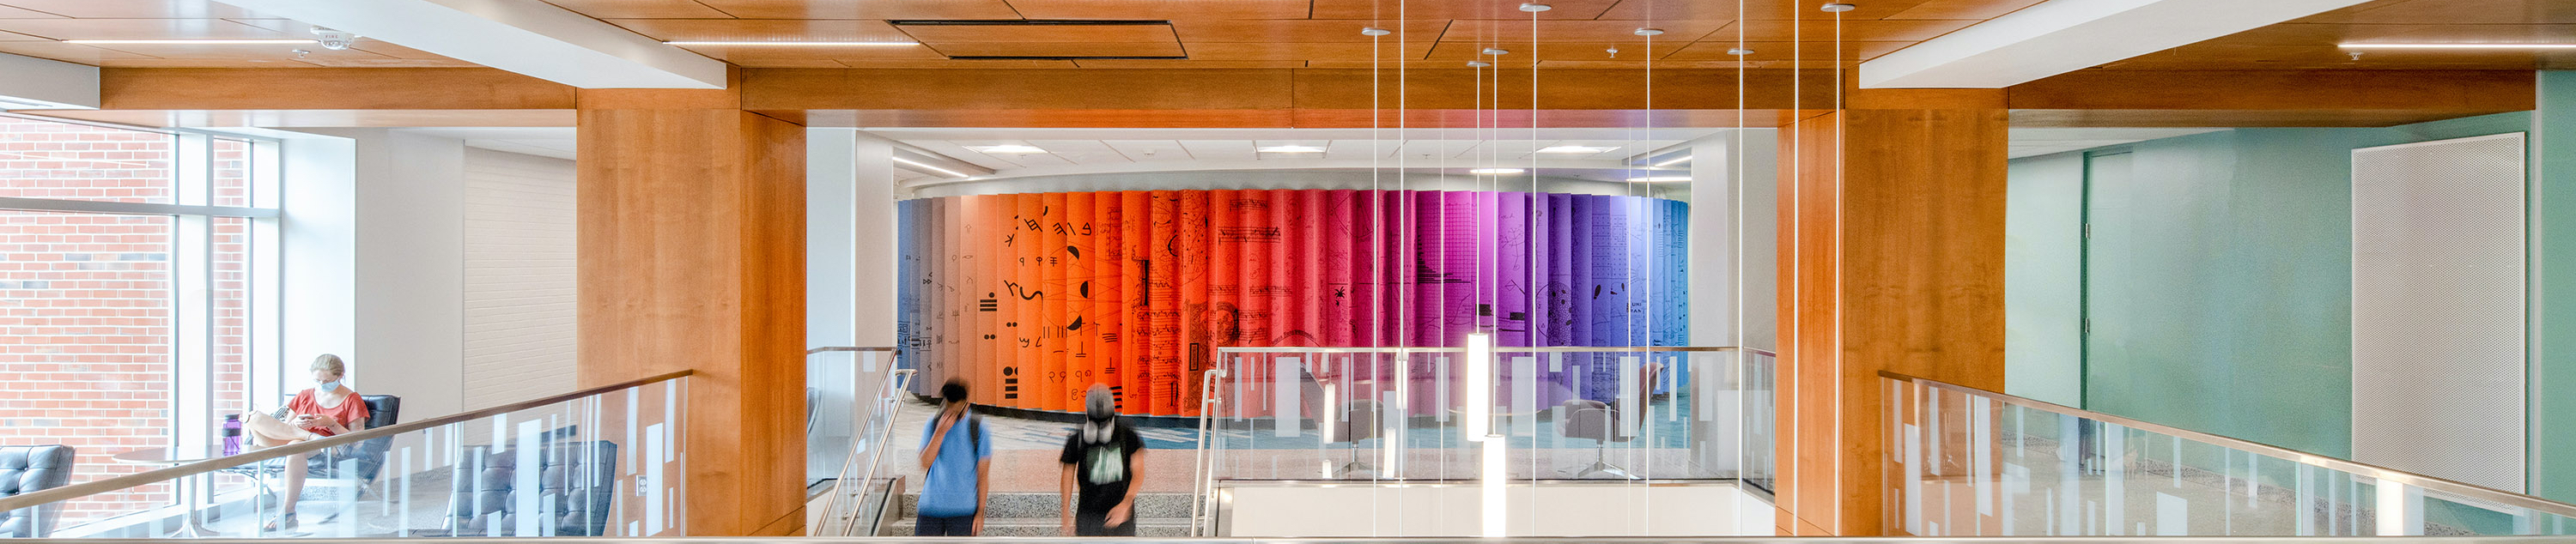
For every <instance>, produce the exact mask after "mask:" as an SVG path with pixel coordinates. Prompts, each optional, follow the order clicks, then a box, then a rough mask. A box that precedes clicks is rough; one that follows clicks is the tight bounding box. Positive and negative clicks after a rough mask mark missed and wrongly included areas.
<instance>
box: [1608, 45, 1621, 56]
mask: <svg viewBox="0 0 2576 544" xmlns="http://www.w3.org/2000/svg"><path fill="white" fill-rule="evenodd" d="M1609 51H1610V58H1614V59H1615V58H1619V48H1617V47H1612V48H1610V49H1609Z"/></svg>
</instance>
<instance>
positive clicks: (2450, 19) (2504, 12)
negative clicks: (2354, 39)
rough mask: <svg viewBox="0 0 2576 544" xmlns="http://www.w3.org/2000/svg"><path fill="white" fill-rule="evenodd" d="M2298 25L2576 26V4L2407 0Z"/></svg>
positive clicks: (2563, 0) (2546, 0) (2517, 0)
mask: <svg viewBox="0 0 2576 544" xmlns="http://www.w3.org/2000/svg"><path fill="white" fill-rule="evenodd" d="M2298 22H2333V23H2360V24H2421V23H2452V24H2549V23H2576V2H2569V1H2567V0H2408V1H2403V2H2394V3H2389V2H2379V3H2372V4H2367V5H2362V6H2354V7H2351V8H2345V9H2342V10H2336V11H2332V12H2327V13H2323V14H2318V15H2315V16H2310V17H2307V18H2304V19H2300V20H2299V21H2298Z"/></svg>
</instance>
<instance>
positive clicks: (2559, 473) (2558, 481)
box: [2530, 71, 2576, 502]
mask: <svg viewBox="0 0 2576 544" xmlns="http://www.w3.org/2000/svg"><path fill="white" fill-rule="evenodd" d="M2539 125H2540V127H2539V129H2540V130H2539V131H2538V132H2539V134H2538V135H2537V137H2536V138H2534V140H2533V141H2534V143H2533V144H2532V147H2533V148H2534V149H2533V150H2534V151H2535V153H2533V156H2534V159H2535V160H2534V162H2535V163H2536V164H2535V165H2534V167H2535V170H2534V172H2533V173H2534V174H2536V175H2537V176H2538V179H2539V180H2540V183H2538V184H2537V185H2538V189H2537V190H2536V191H2534V199H2535V200H2536V201H2537V203H2536V204H2535V205H2534V206H2533V210H2532V212H2533V213H2532V222H2533V227H2534V228H2533V229H2532V235H2533V242H2534V244H2535V246H2536V247H2537V248H2538V253H2537V254H2535V255H2532V261H2531V262H2532V266H2533V268H2534V270H2533V273H2535V274H2537V275H2538V276H2539V281H2538V282H2536V283H2535V284H2534V285H2533V286H2532V292H2531V296H2532V308H2533V309H2534V312H2535V313H2536V314H2538V315H2537V318H2538V320H2539V326H2538V327H2537V328H2538V330H2537V331H2536V332H2537V336H2535V337H2534V338H2533V339H2532V341H2533V342H2536V343H2538V344H2539V353H2538V356H2537V357H2534V358H2533V359H2532V361H2531V383H2532V386H2533V387H2532V391H2533V393H2534V394H2532V395H2531V418H2530V425H2531V494H2533V495H2539V496H2542V497H2548V498H2550V499H2555V500H2559V501H2565V502H2576V72H2567V71H2559V72H2541V73H2540V115H2539ZM2559 295H2567V296H2559Z"/></svg>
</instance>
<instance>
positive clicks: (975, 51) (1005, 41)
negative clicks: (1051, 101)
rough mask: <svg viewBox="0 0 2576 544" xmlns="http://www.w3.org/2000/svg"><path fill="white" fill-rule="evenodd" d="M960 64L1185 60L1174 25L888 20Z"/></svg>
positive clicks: (1163, 22) (1116, 22) (1161, 23)
mask: <svg viewBox="0 0 2576 544" xmlns="http://www.w3.org/2000/svg"><path fill="white" fill-rule="evenodd" d="M886 22H887V23H890V24H893V25H894V27H895V28H896V29H899V30H902V31H903V33H905V34H909V35H911V36H912V39H913V40H914V41H918V42H921V44H922V45H925V46H929V47H930V49H931V50H933V51H938V52H939V54H941V55H947V56H948V58H951V59H956V60H1180V59H1187V58H1189V54H1188V53H1186V52H1184V51H1182V49H1181V39H1180V35H1179V34H1177V33H1174V32H1173V31H1172V22H1171V21H1059V20H1026V21H1023V20H977V21H922V20H910V21H886Z"/></svg>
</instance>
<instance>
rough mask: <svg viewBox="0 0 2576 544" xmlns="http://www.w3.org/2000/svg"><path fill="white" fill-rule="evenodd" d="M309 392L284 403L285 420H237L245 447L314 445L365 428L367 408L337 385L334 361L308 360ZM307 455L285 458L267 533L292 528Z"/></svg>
mask: <svg viewBox="0 0 2576 544" xmlns="http://www.w3.org/2000/svg"><path fill="white" fill-rule="evenodd" d="M312 370H313V388H312V389H306V390H304V391H303V392H299V393H296V394H295V399H294V400H290V401H287V402H286V414H287V415H286V419H284V420H280V419H278V418H277V416H272V415H269V414H265V413H258V412H253V413H248V414H243V415H242V429H243V430H245V431H248V432H247V433H245V434H248V435H250V443H251V447H254V448H266V447H271V446H282V445H286V444H294V443H297V442H304V441H307V440H319V439H321V438H322V437H326V436H336V435H343V434H348V433H352V432H357V431H358V430H359V429H364V428H366V427H367V403H366V401H364V400H360V399H359V398H358V392H357V390H353V389H350V388H349V387H348V386H346V385H342V384H341V383H340V378H341V377H344V376H347V375H348V374H349V372H348V371H349V367H348V365H346V364H343V363H341V362H340V356H338V355H331V354H327V353H326V354H323V355H322V356H321V357H315V358H314V359H313V367H312ZM312 457H313V454H312V453H310V452H307V453H299V454H295V455H290V456H287V457H286V474H285V479H286V489H285V494H284V495H282V496H280V500H279V501H278V514H277V519H273V520H269V522H268V526H267V530H270V531H282V530H292V529H294V528H295V501H296V499H297V498H298V497H301V496H302V495H303V494H304V473H305V472H306V470H307V469H306V464H307V463H309V462H310V459H311V458H312Z"/></svg>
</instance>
